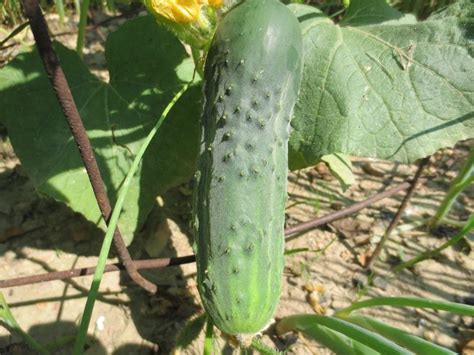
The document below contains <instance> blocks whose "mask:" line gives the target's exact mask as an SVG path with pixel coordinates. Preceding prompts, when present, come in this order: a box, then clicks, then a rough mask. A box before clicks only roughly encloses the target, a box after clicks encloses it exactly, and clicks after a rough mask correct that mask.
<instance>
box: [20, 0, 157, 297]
mask: <svg viewBox="0 0 474 355" xmlns="http://www.w3.org/2000/svg"><path fill="white" fill-rule="evenodd" d="M22 2H23V8H24V11H25V15H26V17H27V18H28V20H29V22H30V26H31V31H32V32H33V35H34V37H35V41H36V45H37V47H38V51H39V54H40V57H41V60H42V61H43V65H44V68H45V70H46V73H47V75H48V78H49V80H50V82H51V85H52V86H53V89H54V92H55V93H56V97H57V99H58V102H59V104H60V105H61V108H62V111H63V113H64V116H66V119H67V122H68V124H69V128H70V129H71V132H72V135H73V137H74V140H75V142H76V144H77V147H78V149H79V153H80V155H81V157H82V160H83V162H84V166H85V168H86V171H87V175H88V176H89V180H90V182H91V185H92V189H93V191H94V195H95V198H96V199H97V203H98V204H99V208H100V211H101V213H102V217H103V218H104V220H105V221H106V222H108V220H109V217H110V213H111V207H110V202H109V199H108V197H107V193H106V192H105V187H104V182H103V180H102V177H101V174H100V171H99V167H98V165H97V161H96V159H95V156H94V152H93V150H92V146H91V143H90V141H89V138H88V137H87V133H86V130H85V128H84V125H83V123H82V120H81V116H80V114H79V111H78V109H77V106H76V104H75V102H74V98H73V96H72V93H71V90H70V88H69V85H68V83H67V80H66V76H65V75H64V72H63V70H62V68H61V65H60V64H59V60H58V57H57V55H56V52H55V51H54V49H53V46H52V43H51V38H50V37H49V33H48V26H47V24H46V21H45V19H44V17H43V14H42V12H41V9H40V7H39V5H38V0H22ZM114 245H115V248H116V249H117V253H118V255H119V258H120V260H121V261H122V263H123V265H124V267H125V269H126V270H127V272H128V275H129V276H130V278H131V279H132V280H133V281H135V282H136V283H137V284H138V285H140V286H141V287H143V288H144V289H146V290H147V291H149V292H151V293H155V292H156V290H157V287H156V285H154V284H153V283H151V282H150V281H148V280H146V279H145V278H143V276H141V275H140V274H139V273H138V271H137V269H136V268H135V266H134V264H133V261H132V258H131V257H130V254H129V253H128V250H127V247H126V246H125V243H124V242H123V239H122V236H121V234H120V231H119V229H118V228H117V229H116V230H115V232H114Z"/></svg>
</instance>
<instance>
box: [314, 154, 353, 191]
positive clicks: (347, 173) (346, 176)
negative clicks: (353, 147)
mask: <svg viewBox="0 0 474 355" xmlns="http://www.w3.org/2000/svg"><path fill="white" fill-rule="evenodd" d="M321 160H322V161H323V162H325V163H326V165H327V166H328V168H329V170H331V173H332V174H333V175H334V176H335V177H336V178H337V179H338V180H339V183H340V184H341V186H342V189H343V190H344V191H346V190H347V189H348V188H349V187H350V186H351V185H352V184H353V183H354V181H355V177H354V174H353V173H352V163H351V160H350V158H349V157H348V156H347V155H345V154H341V153H334V154H328V155H325V156H323V157H322V158H321Z"/></svg>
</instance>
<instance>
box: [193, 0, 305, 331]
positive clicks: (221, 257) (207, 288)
mask: <svg viewBox="0 0 474 355" xmlns="http://www.w3.org/2000/svg"><path fill="white" fill-rule="evenodd" d="M302 58H303V44H302V35H301V31H300V28H299V25H298V21H297V19H296V17H295V16H294V15H293V13H291V11H290V10H289V9H288V8H287V7H286V6H284V5H283V4H281V3H280V2H279V1H277V0H246V1H244V2H242V3H240V4H238V5H236V6H235V7H234V8H232V9H231V10H230V11H229V12H228V13H227V14H226V15H225V16H224V17H223V18H222V20H221V22H220V23H219V24H218V26H217V30H216V33H215V36H214V38H213V41H212V43H211V47H210V49H209V53H208V56H207V60H206V66H205V73H204V93H203V95H204V109H203V117H202V137H201V152H200V156H199V165H198V172H197V174H196V176H197V182H196V184H197V188H196V193H195V201H194V224H195V232H196V244H195V251H196V257H197V269H198V288H199V292H200V295H201V299H202V302H203V305H204V307H205V309H206V311H207V313H208V314H209V316H210V317H211V319H212V321H213V322H214V324H215V325H216V326H217V327H218V328H219V329H221V330H222V331H223V332H225V333H227V334H231V335H239V336H241V337H246V338H248V337H249V336H251V335H253V334H255V333H257V332H259V331H261V330H262V329H264V328H265V327H266V326H267V325H268V324H269V322H270V321H271V319H272V317H273V314H274V312H275V308H276V305H277V303H278V300H279V297H280V293H281V280H282V272H283V262H284V260H283V249H284V216H285V212H284V208H285V202H286V198H287V192H286V187H287V173H288V149H287V143H288V138H289V134H290V118H291V115H292V111H293V106H294V104H295V101H296V97H297V93H298V89H299V84H300V79H301V72H302Z"/></svg>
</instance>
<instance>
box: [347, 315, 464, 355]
mask: <svg viewBox="0 0 474 355" xmlns="http://www.w3.org/2000/svg"><path fill="white" fill-rule="evenodd" d="M344 319H345V320H347V321H349V322H351V323H353V324H357V325H359V326H361V327H363V328H365V329H367V330H370V331H372V332H377V333H378V334H380V335H382V336H383V337H385V338H387V339H390V340H391V341H393V342H395V343H397V344H398V345H400V346H403V347H405V348H407V349H409V350H411V351H413V352H414V353H415V354H430V355H455V354H456V353H455V352H453V351H451V350H449V349H446V348H443V347H442V346H439V345H436V344H433V343H430V342H429V341H426V340H424V339H421V338H419V337H417V336H415V335H413V334H410V333H407V332H404V331H403V330H401V329H398V328H395V327H391V326H389V325H387V324H385V323H382V322H380V321H378V320H376V319H373V318H370V317H364V316H350V317H348V318H344Z"/></svg>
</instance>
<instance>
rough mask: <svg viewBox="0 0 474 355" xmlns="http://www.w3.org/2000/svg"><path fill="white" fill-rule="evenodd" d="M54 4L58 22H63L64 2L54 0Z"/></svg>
mask: <svg viewBox="0 0 474 355" xmlns="http://www.w3.org/2000/svg"><path fill="white" fill-rule="evenodd" d="M54 5H55V6H56V12H57V13H58V15H59V23H60V24H61V25H63V24H64V17H65V15H64V2H63V0H54Z"/></svg>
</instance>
